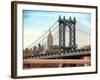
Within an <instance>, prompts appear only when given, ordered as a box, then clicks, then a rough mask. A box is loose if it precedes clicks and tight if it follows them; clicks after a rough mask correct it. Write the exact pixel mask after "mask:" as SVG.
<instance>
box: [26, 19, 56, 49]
mask: <svg viewBox="0 0 100 80" xmlns="http://www.w3.org/2000/svg"><path fill="white" fill-rule="evenodd" d="M56 23H57V20H56V22H55V23H54V24H53V25H52V26H51V27H50V28H49V29H48V30H47V31H46V32H45V33H44V34H43V35H42V36H41V37H39V38H38V39H37V40H36V41H34V42H33V43H31V44H30V45H28V46H27V47H26V48H29V47H31V46H32V45H33V44H35V43H36V42H37V41H39V40H40V39H41V38H42V37H43V36H44V35H45V34H46V33H48V31H49V30H50V29H51V28H52V27H53V26H54V25H55V24H56Z"/></svg>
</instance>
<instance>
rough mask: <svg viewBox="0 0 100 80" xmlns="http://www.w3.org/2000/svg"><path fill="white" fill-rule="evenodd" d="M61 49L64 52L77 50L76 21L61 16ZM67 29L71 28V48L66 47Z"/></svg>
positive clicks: (59, 20)
mask: <svg viewBox="0 0 100 80" xmlns="http://www.w3.org/2000/svg"><path fill="white" fill-rule="evenodd" d="M58 22H59V47H60V49H62V50H63V51H64V50H73V49H76V48H77V46H76V19H75V17H74V19H73V20H72V19H71V17H70V18H69V19H65V16H64V17H63V19H62V18H61V16H59V19H58ZM66 27H68V28H69V46H68V47H66V46H65V44H66V43H65V30H66Z"/></svg>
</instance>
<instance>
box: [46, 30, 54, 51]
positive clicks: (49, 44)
mask: <svg viewBox="0 0 100 80" xmlns="http://www.w3.org/2000/svg"><path fill="white" fill-rule="evenodd" d="M51 47H53V37H52V34H51V30H49V34H48V37H47V49H50V48H51Z"/></svg>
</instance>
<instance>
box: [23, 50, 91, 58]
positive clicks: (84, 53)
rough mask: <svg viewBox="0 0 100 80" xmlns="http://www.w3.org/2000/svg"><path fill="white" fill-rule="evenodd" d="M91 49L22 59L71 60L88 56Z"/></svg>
mask: <svg viewBox="0 0 100 80" xmlns="http://www.w3.org/2000/svg"><path fill="white" fill-rule="evenodd" d="M90 55H91V49H78V50H72V51H66V52H65V53H49V54H38V55H33V56H24V59H29V58H32V59H57V58H66V59H67V58H71V57H78V56H82V57H83V56H90Z"/></svg>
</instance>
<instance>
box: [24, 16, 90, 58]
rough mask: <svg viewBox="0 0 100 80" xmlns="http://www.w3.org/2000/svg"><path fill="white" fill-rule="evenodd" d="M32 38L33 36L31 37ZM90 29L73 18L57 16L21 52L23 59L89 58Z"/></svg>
mask: <svg viewBox="0 0 100 80" xmlns="http://www.w3.org/2000/svg"><path fill="white" fill-rule="evenodd" d="M33 37H34V36H33ZM90 38H91V29H90V28H89V27H87V26H85V25H84V24H82V23H80V22H79V21H77V19H76V18H75V17H74V18H72V17H69V18H68V19H66V18H65V16H63V17H62V16H59V18H58V20H57V21H55V23H54V24H53V25H52V26H51V27H49V29H48V30H47V31H46V32H45V33H44V34H42V35H41V36H40V37H39V38H38V39H37V40H36V41H35V42H33V43H32V44H30V45H29V46H27V48H26V49H25V50H24V51H23V53H24V57H23V58H24V59H80V58H81V57H83V56H91V44H90V40H91V39H90Z"/></svg>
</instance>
